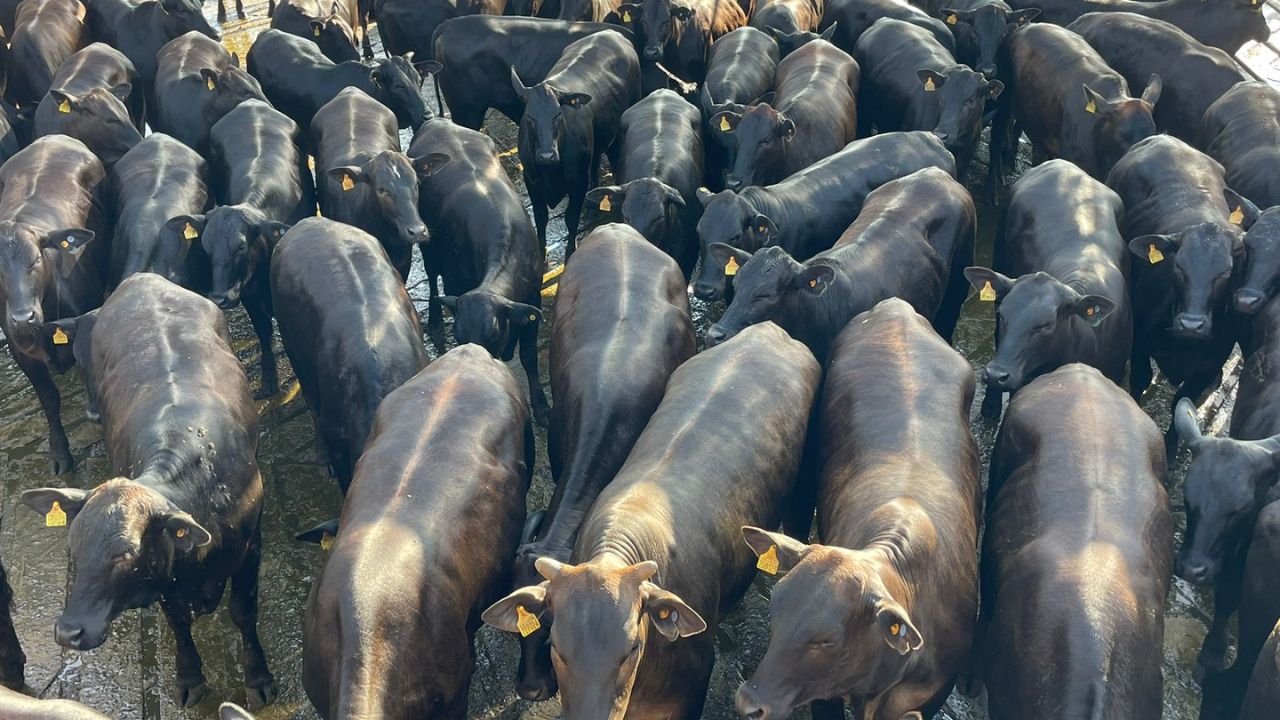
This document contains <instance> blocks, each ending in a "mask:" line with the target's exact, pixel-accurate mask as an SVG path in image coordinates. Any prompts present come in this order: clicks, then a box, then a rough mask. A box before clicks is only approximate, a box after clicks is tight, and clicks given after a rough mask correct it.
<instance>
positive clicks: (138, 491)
mask: <svg viewBox="0 0 1280 720" xmlns="http://www.w3.org/2000/svg"><path fill="white" fill-rule="evenodd" d="M162 503H163V498H161V497H159V496H158V495H157V493H156V492H155V491H154V490H151V489H150V488H147V487H145V486H143V485H139V484H138V483H135V482H131V481H129V480H125V479H123V478H117V479H115V480H108V481H107V482H105V483H103V484H101V485H99V486H98V487H97V488H95V489H94V490H93V492H91V493H90V494H89V497H88V498H87V500H86V501H85V504H84V507H83V508H82V509H81V510H80V512H79V513H78V514H77V515H76V522H73V523H71V527H70V528H69V533H68V534H69V535H70V536H71V540H72V542H84V541H89V542H103V541H113V540H124V541H125V542H127V543H128V544H130V545H132V546H133V547H137V546H138V545H140V544H141V541H142V534H143V533H144V532H145V531H146V529H147V526H148V525H149V524H150V522H151V518H152V516H154V515H155V514H156V512H158V511H159V509H160V505H161V504H162Z"/></svg>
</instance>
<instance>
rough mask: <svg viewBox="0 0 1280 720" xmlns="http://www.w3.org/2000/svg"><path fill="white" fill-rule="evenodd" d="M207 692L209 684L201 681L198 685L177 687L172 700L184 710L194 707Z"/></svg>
mask: <svg viewBox="0 0 1280 720" xmlns="http://www.w3.org/2000/svg"><path fill="white" fill-rule="evenodd" d="M208 692H209V683H207V682H205V681H204V680H203V679H201V680H200V682H199V683H197V684H195V685H193V686H191V687H183V686H182V685H178V690H177V692H175V693H174V697H173V700H174V702H176V703H178V705H179V706H181V707H184V708H189V707H195V706H196V704H197V703H199V702H200V700H201V699H203V698H204V696H205V694H206V693H208Z"/></svg>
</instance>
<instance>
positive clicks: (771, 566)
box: [756, 545, 778, 575]
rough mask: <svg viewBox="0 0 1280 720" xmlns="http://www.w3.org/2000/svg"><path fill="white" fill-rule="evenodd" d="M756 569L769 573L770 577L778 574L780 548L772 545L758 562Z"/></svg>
mask: <svg viewBox="0 0 1280 720" xmlns="http://www.w3.org/2000/svg"><path fill="white" fill-rule="evenodd" d="M756 567H758V568H760V569H761V570H763V571H765V572H767V573H769V574H770V575H777V574H778V546H777V545H770V546H769V549H768V550H765V551H764V554H763V555H761V556H760V558H759V559H758V560H756Z"/></svg>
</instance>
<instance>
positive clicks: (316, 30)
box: [311, 20, 324, 37]
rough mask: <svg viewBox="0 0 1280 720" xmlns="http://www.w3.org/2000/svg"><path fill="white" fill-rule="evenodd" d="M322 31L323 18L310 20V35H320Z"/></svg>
mask: <svg viewBox="0 0 1280 720" xmlns="http://www.w3.org/2000/svg"><path fill="white" fill-rule="evenodd" d="M323 31H324V21H323V20H312V21H311V35H312V37H320V33H321V32H323Z"/></svg>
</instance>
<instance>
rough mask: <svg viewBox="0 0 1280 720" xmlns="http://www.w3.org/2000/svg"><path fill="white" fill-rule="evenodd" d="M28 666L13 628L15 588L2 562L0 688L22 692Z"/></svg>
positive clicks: (0, 588) (0, 580) (0, 569)
mask: <svg viewBox="0 0 1280 720" xmlns="http://www.w3.org/2000/svg"><path fill="white" fill-rule="evenodd" d="M26 664H27V656H26V655H25V654H23V652H22V645H21V644H19V642H18V633H17V632H15V631H14V628H13V588H12V587H10V586H9V576H8V575H7V574H6V573H5V571H4V563H2V562H0V688H6V687H7V688H11V689H13V690H22V686H23V685H26V672H25V666H26ZM0 692H3V690H0Z"/></svg>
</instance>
